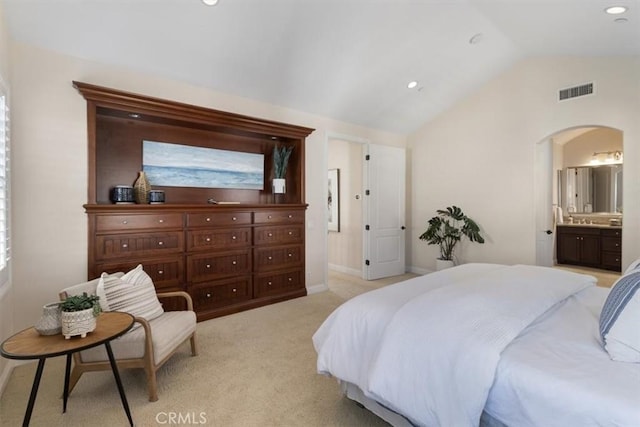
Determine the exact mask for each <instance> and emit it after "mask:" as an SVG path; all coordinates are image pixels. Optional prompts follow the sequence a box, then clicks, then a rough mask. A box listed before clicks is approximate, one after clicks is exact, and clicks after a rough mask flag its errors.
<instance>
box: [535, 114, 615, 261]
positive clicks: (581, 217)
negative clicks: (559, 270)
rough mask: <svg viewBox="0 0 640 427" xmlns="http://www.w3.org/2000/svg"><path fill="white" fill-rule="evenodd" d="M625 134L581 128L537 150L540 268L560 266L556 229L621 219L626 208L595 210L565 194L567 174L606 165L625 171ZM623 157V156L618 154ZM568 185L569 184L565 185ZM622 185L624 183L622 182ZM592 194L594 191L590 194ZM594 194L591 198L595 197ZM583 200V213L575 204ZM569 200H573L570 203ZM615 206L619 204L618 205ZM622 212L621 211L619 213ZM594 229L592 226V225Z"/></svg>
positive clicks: (545, 142) (554, 137) (555, 137)
mask: <svg viewBox="0 0 640 427" xmlns="http://www.w3.org/2000/svg"><path fill="white" fill-rule="evenodd" d="M623 152H624V150H623V132H622V131H620V130H618V129H614V128H610V127H605V126H578V127H574V128H569V129H564V130H562V131H559V132H556V133H554V134H553V135H551V136H550V137H549V138H545V139H544V140H542V141H540V142H539V143H538V144H537V147H536V178H535V179H536V183H537V187H536V190H535V197H536V264H537V265H543V266H554V265H557V257H556V251H557V247H556V235H557V233H556V231H557V229H556V226H557V225H558V224H560V223H563V222H564V223H566V222H568V221H569V220H571V221H573V220H574V219H575V220H577V221H584V222H586V223H590V222H593V223H594V224H596V225H597V224H598V223H602V224H603V225H607V224H608V220H609V219H610V218H619V217H621V212H622V205H621V203H620V206H619V208H612V209H609V211H607V212H605V211H602V212H600V211H596V210H594V207H595V204H592V203H591V202H590V201H589V200H586V201H584V200H583V199H582V197H584V196H582V195H579V194H577V193H576V191H574V190H573V189H571V191H569V192H567V191H566V190H565V191H564V193H565V194H563V188H565V187H563V180H564V179H565V178H566V175H567V171H568V170H569V171H570V170H572V169H575V168H586V169H589V168H595V167H599V166H600V165H602V164H619V166H620V167H622V153H623ZM616 153H619V156H618V154H616ZM565 184H566V183H565ZM620 185H622V180H621V181H620ZM589 191H591V190H589ZM593 196H594V195H593V194H592V193H591V194H590V195H589V196H588V197H593ZM574 197H578V198H577V199H576V200H580V203H579V205H580V209H578V207H577V206H576V205H577V203H576V202H575V200H573V198H574ZM568 198H569V199H568ZM614 206H615V203H614ZM618 210H619V211H618ZM590 225H591V224H590Z"/></svg>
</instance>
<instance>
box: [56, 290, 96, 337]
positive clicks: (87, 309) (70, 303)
mask: <svg viewBox="0 0 640 427" xmlns="http://www.w3.org/2000/svg"><path fill="white" fill-rule="evenodd" d="M99 300H100V297H99V296H97V295H88V294H87V293H86V292H83V293H82V295H71V296H68V297H67V298H65V299H64V301H62V302H61V303H60V309H61V310H62V314H61V323H62V335H64V337H65V339H69V338H71V337H72V336H75V335H80V337H81V338H84V337H86V336H87V333H88V332H92V331H93V330H94V329H95V328H96V317H98V315H99V314H100V312H101V311H102V309H101V307H100V303H99Z"/></svg>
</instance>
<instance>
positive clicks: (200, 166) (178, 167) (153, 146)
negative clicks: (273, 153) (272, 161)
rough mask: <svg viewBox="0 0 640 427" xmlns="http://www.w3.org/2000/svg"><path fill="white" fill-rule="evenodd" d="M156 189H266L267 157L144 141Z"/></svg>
mask: <svg viewBox="0 0 640 427" xmlns="http://www.w3.org/2000/svg"><path fill="white" fill-rule="evenodd" d="M142 170H144V172H145V173H146V175H147V179H148V180H149V182H150V183H151V185H152V186H162V187H197V188H230V189H240V190H264V154H259V153H245V152H240V151H230V150H220V149H217V148H207V147H195V146H191V145H182V144H172V143H167V142H156V141H142Z"/></svg>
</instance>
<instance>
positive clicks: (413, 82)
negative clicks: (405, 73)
mask: <svg viewBox="0 0 640 427" xmlns="http://www.w3.org/2000/svg"><path fill="white" fill-rule="evenodd" d="M416 86H418V82H417V81H415V80H414V81H412V82H409V84H408V85H407V87H408V88H409V89H413V88H414V87H416Z"/></svg>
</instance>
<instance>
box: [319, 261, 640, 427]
mask: <svg viewBox="0 0 640 427" xmlns="http://www.w3.org/2000/svg"><path fill="white" fill-rule="evenodd" d="M631 274H636V276H637V277H636V276H634V278H635V279H634V280H635V282H632V284H631V286H627V288H628V289H627V293H626V294H625V295H626V297H625V298H626V300H624V304H618V305H617V306H616V307H617V308H618V309H620V307H622V308H621V309H620V310H622V309H624V312H623V315H621V314H620V312H621V311H620V310H619V312H618V313H617V314H616V319H618V318H619V319H620V320H616V319H614V320H615V321H616V322H618V323H622V320H624V321H625V322H629V321H630V322H634V323H633V325H632V326H638V323H637V320H638V317H637V315H638V312H639V310H640V305H636V306H634V307H631V304H628V305H629V307H626V305H625V304H627V302H628V300H629V299H633V300H634V302H635V303H640V292H638V293H637V295H634V292H635V290H637V288H638V286H640V285H639V284H638V283H636V282H640V269H638V270H637V271H636V272H635V273H634V272H631ZM621 280H622V279H621ZM633 283H636V284H635V285H634V284H633ZM595 285H596V279H595V278H594V277H592V276H589V275H582V274H577V273H572V272H568V271H563V270H558V269H552V268H545V267H535V266H527V265H514V266H506V265H498V264H465V265H461V266H458V267H454V268H451V269H447V270H443V271H439V272H435V273H432V274H428V275H424V276H421V277H417V278H414V279H411V280H407V281H405V282H401V283H398V284H395V285H391V286H387V287H384V288H381V289H378V290H375V291H371V292H367V293H365V294H362V295H359V296H357V297H355V298H352V299H350V300H348V301H346V302H345V303H344V304H343V305H341V306H340V307H338V308H337V309H336V310H335V311H334V312H333V313H332V314H331V315H330V316H329V317H328V318H327V319H326V320H325V321H324V323H323V324H322V325H321V326H320V328H319V329H318V330H317V332H316V333H315V334H314V336H313V343H314V346H315V349H316V352H317V354H318V359H317V369H318V372H319V373H321V374H323V375H328V376H331V377H334V378H336V379H337V380H338V382H339V383H340V386H341V388H342V390H343V392H344V393H345V394H346V395H347V396H348V397H349V398H351V399H354V400H356V401H358V402H360V403H362V404H363V405H364V406H366V407H367V408H369V409H370V410H372V411H373V412H374V413H376V414H377V415H379V416H381V417H382V418H384V419H385V420H387V421H389V422H390V423H391V424H392V425H394V426H398V425H424V426H446V427H449V426H478V425H486V426H518V427H520V426H562V427H566V426H640V363H633V362H629V361H614V360H612V357H613V356H612V354H613V350H614V347H615V345H619V344H620V343H617V342H616V343H614V340H613V335H614V334H613V332H616V333H618V332H619V331H618V330H617V329H615V328H614V329H613V330H611V332H610V333H609V335H605V338H608V337H612V338H611V339H610V341H609V344H610V345H609V347H608V349H607V348H605V346H604V345H603V344H604V343H603V338H602V331H601V327H602V325H601V324H600V323H601V319H600V317H601V312H603V311H602V310H603V305H605V306H607V305H609V306H610V305H611V301H610V300H611V299H612V298H611V297H610V296H609V292H610V290H609V289H607V288H599V287H597V286H595ZM616 289H619V288H618V287H617V284H616ZM629 289H631V291H632V292H629ZM611 293H612V294H613V292H611ZM618 293H619V292H618ZM629 295H630V296H629ZM627 297H628V298H627ZM605 301H606V304H605ZM620 301H621V300H620V299H618V302H620ZM614 302H615V301H614ZM631 310H633V313H632V311H631ZM631 314H633V316H635V317H633V318H632V319H631V320H629V316H631ZM625 315H626V316H627V317H626V318H625V317H624V316H625ZM623 318H624V319H623ZM609 327H611V325H609ZM618 329H620V328H618ZM627 329H628V328H627ZM639 330H640V326H638V327H637V328H635V329H632V332H631V334H632V341H633V340H635V339H636V338H638V339H640V332H638V331H639ZM626 333H627V334H628V330H627V332H626ZM635 335H638V337H636V336H635ZM627 344H628V343H627ZM627 344H624V345H622V346H623V347H624V351H630V352H631V354H632V359H631V360H635V359H633V358H635V357H637V356H636V353H637V354H638V355H640V349H638V348H635V349H634V348H633V346H635V345H636V343H633V342H632V346H631V347H629V345H627ZM618 348H619V347H618ZM610 353H611V354H610ZM625 357H626V356H625Z"/></svg>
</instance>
